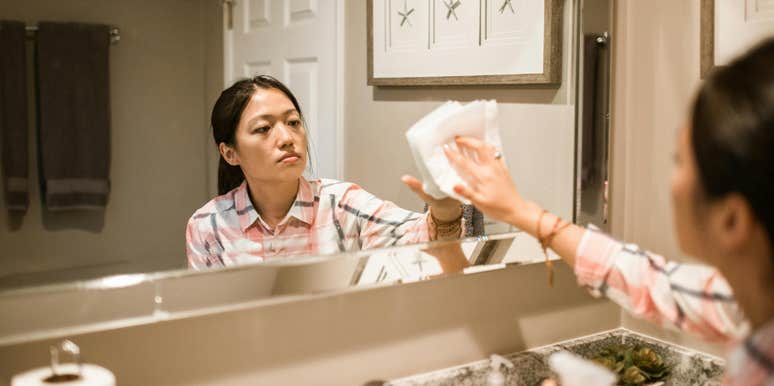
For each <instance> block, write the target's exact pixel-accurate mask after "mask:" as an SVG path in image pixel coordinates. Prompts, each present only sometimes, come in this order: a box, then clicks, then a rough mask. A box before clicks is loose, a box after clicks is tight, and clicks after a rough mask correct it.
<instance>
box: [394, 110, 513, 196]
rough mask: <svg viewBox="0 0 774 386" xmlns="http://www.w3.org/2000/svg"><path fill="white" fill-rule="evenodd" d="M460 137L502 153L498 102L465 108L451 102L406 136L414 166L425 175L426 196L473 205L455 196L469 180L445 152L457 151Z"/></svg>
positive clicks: (419, 123) (413, 128) (413, 127)
mask: <svg viewBox="0 0 774 386" xmlns="http://www.w3.org/2000/svg"><path fill="white" fill-rule="evenodd" d="M456 136H466V137H474V138H478V139H481V140H484V141H486V142H488V143H490V144H492V145H494V147H495V148H496V149H498V150H501V149H502V144H501V141H500V133H499V127H498V123H497V102H495V101H474V102H470V103H468V104H467V105H465V106H463V105H461V104H460V103H458V102H447V103H445V104H443V105H441V106H440V107H438V108H437V109H435V110H434V111H432V112H431V113H430V114H428V115H427V116H425V117H424V118H422V119H420V120H419V122H417V123H416V124H414V126H412V127H411V128H410V129H409V130H408V131H407V132H406V139H407V140H408V142H409V146H410V147H411V153H412V154H413V156H414V162H415V163H416V165H417V168H418V169H419V173H420V174H421V175H422V189H423V190H424V191H425V193H427V194H429V195H430V196H432V197H434V198H437V199H440V198H444V197H453V198H455V199H457V200H459V201H461V202H463V203H465V204H470V202H468V201H467V200H465V199H464V198H462V197H461V196H459V195H458V194H456V193H455V192H454V186H455V185H464V184H465V180H464V179H463V178H462V177H461V176H460V175H459V173H458V171H457V170H455V169H454V168H453V167H452V166H451V164H450V163H449V160H448V159H446V155H445V154H444V152H443V146H444V145H449V146H452V147H454V148H456V146H457V145H456V143H455V142H454V137H456Z"/></svg>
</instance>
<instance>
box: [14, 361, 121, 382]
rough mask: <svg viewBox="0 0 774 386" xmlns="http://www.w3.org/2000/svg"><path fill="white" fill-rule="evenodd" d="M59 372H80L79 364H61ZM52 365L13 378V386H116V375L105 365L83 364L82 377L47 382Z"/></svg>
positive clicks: (62, 373) (66, 373)
mask: <svg viewBox="0 0 774 386" xmlns="http://www.w3.org/2000/svg"><path fill="white" fill-rule="evenodd" d="M57 373H58V374H61V375H69V374H78V366H77V365H76V364H75V363H65V364H60V365H59V366H58V367H57ZM52 374H53V373H52V372H51V367H40V368H37V369H33V370H30V371H26V372H24V373H21V374H18V375H15V376H14V377H13V378H11V386H52V385H65V386H116V377H115V376H113V373H111V372H110V370H108V369H105V368H103V367H100V366H97V365H92V364H88V363H87V364H83V365H82V366H81V377H80V378H78V379H73V380H62V381H57V382H50V381H49V382H46V380H47V379H48V378H50V377H51V376H52Z"/></svg>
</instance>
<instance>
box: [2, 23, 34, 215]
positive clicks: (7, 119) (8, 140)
mask: <svg viewBox="0 0 774 386" xmlns="http://www.w3.org/2000/svg"><path fill="white" fill-rule="evenodd" d="M25 40H26V31H25V24H24V23H23V22H19V21H0V133H1V134H2V139H0V140H1V141H2V142H1V143H2V149H0V151H2V154H3V156H2V160H3V188H4V190H5V204H6V207H7V208H8V209H9V210H21V211H23V210H26V209H27V206H28V204H29V191H28V189H27V187H28V182H27V173H28V166H27V124H28V122H27V61H26V58H27V52H26V49H25Z"/></svg>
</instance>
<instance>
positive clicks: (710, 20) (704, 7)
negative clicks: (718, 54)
mask: <svg viewBox="0 0 774 386" xmlns="http://www.w3.org/2000/svg"><path fill="white" fill-rule="evenodd" d="M699 29H700V32H699V34H700V35H701V39H700V42H699V45H700V51H701V53H700V55H701V58H700V64H699V67H700V69H699V71H700V72H699V73H700V74H701V77H702V78H704V77H705V76H706V75H707V74H708V73H709V72H710V71H711V70H712V68H713V67H715V0H701V25H700V27H699Z"/></svg>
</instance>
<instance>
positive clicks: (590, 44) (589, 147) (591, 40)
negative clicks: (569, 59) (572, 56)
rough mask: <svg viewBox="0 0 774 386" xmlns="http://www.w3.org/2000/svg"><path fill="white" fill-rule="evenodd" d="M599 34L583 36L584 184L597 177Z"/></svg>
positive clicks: (582, 169) (582, 177) (582, 138)
mask: <svg viewBox="0 0 774 386" xmlns="http://www.w3.org/2000/svg"><path fill="white" fill-rule="evenodd" d="M597 37H599V35H596V34H591V35H586V36H584V38H583V49H584V50H585V52H584V54H583V114H582V115H583V121H582V122H581V124H582V126H581V127H582V130H581V131H582V137H581V141H582V144H583V152H582V153H581V180H582V181H583V184H584V185H591V184H593V183H594V182H595V181H596V180H597V178H598V177H599V175H598V174H599V173H598V172H597V170H596V168H594V161H595V160H596V158H597V157H598V156H599V149H598V148H599V145H598V144H597V142H598V138H597V135H596V132H595V130H594V125H595V124H596V123H597V121H598V117H597V115H599V110H598V103H597V99H596V95H597V93H596V91H597V89H598V85H597V83H598V79H599V76H598V74H599V71H598V70H599V55H598V51H599V43H597Z"/></svg>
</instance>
